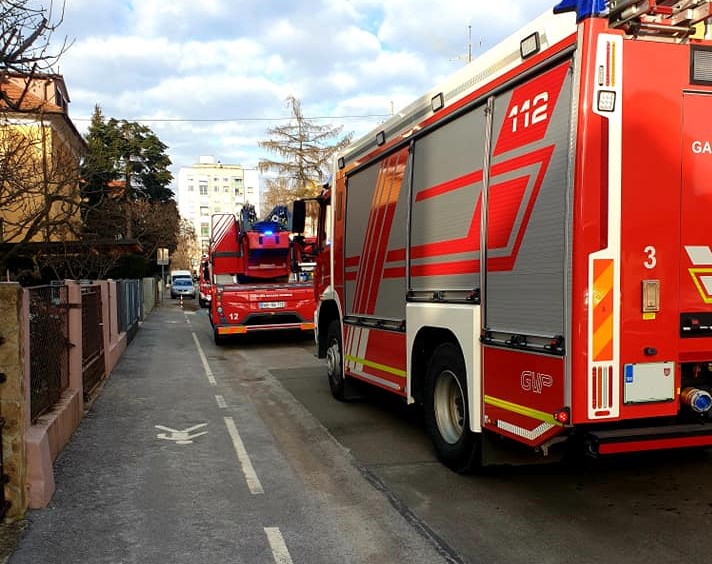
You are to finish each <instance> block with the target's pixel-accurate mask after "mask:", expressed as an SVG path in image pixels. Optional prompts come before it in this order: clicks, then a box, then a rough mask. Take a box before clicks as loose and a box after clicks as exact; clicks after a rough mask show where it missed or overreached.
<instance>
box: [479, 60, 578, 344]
mask: <svg viewBox="0 0 712 564" xmlns="http://www.w3.org/2000/svg"><path fill="white" fill-rule="evenodd" d="M571 88H572V84H571V73H567V75H566V78H565V81H564V85H563V87H562V90H561V93H560V95H559V98H558V101H557V104H556V106H555V108H554V109H553V112H552V115H551V121H550V123H549V126H548V128H547V133H546V136H545V137H544V139H542V140H540V141H537V142H535V143H530V144H528V145H526V146H524V147H523V148H519V149H516V150H513V151H510V152H507V153H504V154H501V155H498V156H497V157H495V158H494V159H493V163H492V166H493V168H494V167H496V165H497V164H498V163H501V162H503V161H507V160H509V159H511V158H513V157H516V156H518V155H522V154H528V153H531V152H532V151H534V150H538V149H544V148H546V147H549V146H552V145H553V146H554V150H553V153H552V156H551V161H550V163H549V166H548V169H547V170H546V174H545V176H544V178H543V182H542V185H541V188H540V190H539V194H538V197H537V200H536V202H535V203H534V206H533V209H532V212H531V216H530V218H529V221H528V225H527V227H526V232H525V234H524V238H523V240H522V244H521V247H520V248H519V251H518V253H517V255H516V260H515V261H514V264H513V267H512V269H511V270H503V271H493V270H491V269H490V264H491V262H492V261H491V259H492V258H493V256H495V251H492V252H490V251H489V250H488V255H489V256H488V265H487V267H488V270H487V274H486V276H487V297H486V303H485V304H484V319H483V323H484V325H485V327H487V328H488V329H492V330H495V331H505V332H512V333H522V334H534V335H564V334H565V333H566V319H565V303H566V301H567V296H566V294H567V284H566V278H567V276H568V272H569V262H570V261H569V258H568V256H567V249H568V246H567V235H568V230H567V227H566V226H567V222H568V221H569V218H568V217H567V198H568V193H567V190H568V189H569V183H568V182H567V179H568V178H570V175H569V174H568V172H569V171H568V167H569V164H570V160H569V144H570V142H571V139H570V129H571V103H572V100H571ZM510 97H511V93H506V94H504V95H502V96H499V97H498V98H497V100H496V102H495V115H494V124H495V132H494V136H495V138H498V137H499V135H500V133H501V131H498V130H497V128H501V127H502V124H504V123H505V121H506V120H505V119H504V118H505V115H504V114H505V112H506V111H507V109H508V104H509V99H510ZM539 166H540V165H533V166H531V167H527V168H523V169H518V170H517V171H515V172H516V173H517V174H520V175H521V174H522V173H532V177H531V178H530V182H529V185H528V186H527V190H530V189H531V188H532V183H533V179H534V177H535V176H536V172H537V170H538V168H539ZM532 169H533V170H532ZM502 178H503V177H496V178H493V184H496V183H497V182H500V181H501V180H502ZM520 212H521V210H520ZM521 220H522V218H521V217H517V219H516V223H515V225H516V227H519V226H521ZM516 227H515V230H516Z"/></svg>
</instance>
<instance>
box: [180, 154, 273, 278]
mask: <svg viewBox="0 0 712 564" xmlns="http://www.w3.org/2000/svg"><path fill="white" fill-rule="evenodd" d="M259 180H260V179H259V173H258V171H257V170H256V169H248V168H243V167H242V166H241V165H234V164H223V163H221V162H220V161H216V160H215V157H212V156H201V157H200V160H199V162H197V163H195V164H193V165H191V166H188V167H181V169H180V171H179V172H178V194H177V196H178V211H179V213H180V215H181V217H182V218H184V219H187V220H188V221H190V222H191V223H192V224H193V227H194V228H195V232H196V234H197V235H198V246H199V247H200V249H201V252H202V253H206V252H207V250H208V246H209V244H210V225H211V217H212V215H213V214H216V213H238V212H239V211H240V209H242V206H243V205H245V204H246V203H249V204H252V205H253V206H255V210H256V211H257V215H258V217H259V216H260V213H261V210H260V187H259ZM196 258H197V259H199V258H200V257H196ZM194 266H195V265H194Z"/></svg>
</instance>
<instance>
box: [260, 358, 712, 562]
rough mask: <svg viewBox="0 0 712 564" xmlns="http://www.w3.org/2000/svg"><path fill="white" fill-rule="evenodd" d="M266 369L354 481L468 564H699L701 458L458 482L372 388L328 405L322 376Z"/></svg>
mask: <svg viewBox="0 0 712 564" xmlns="http://www.w3.org/2000/svg"><path fill="white" fill-rule="evenodd" d="M272 373H273V374H274V375H275V377H277V379H278V380H279V381H280V382H281V384H282V385H283V386H284V387H285V388H286V389H287V390H289V391H290V392H291V393H292V395H293V396H294V397H295V398H296V399H297V400H298V401H299V402H300V403H302V404H303V405H304V406H305V407H306V408H307V409H308V410H309V411H310V412H311V413H312V414H313V415H314V416H315V418H316V419H318V420H319V421H320V422H321V423H322V424H323V425H324V426H325V427H326V428H327V429H328V430H329V432H330V433H331V434H332V435H333V436H334V437H335V438H336V439H337V440H338V441H339V442H340V443H341V444H342V445H343V446H344V447H345V448H347V449H349V451H350V452H351V454H352V455H353V456H354V458H355V461H356V464H357V465H358V466H359V467H360V468H361V471H362V473H363V474H364V475H370V476H372V478H371V480H372V482H373V483H374V484H376V485H377V487H378V488H379V489H381V490H383V491H384V492H387V495H389V496H390V497H391V498H392V499H393V500H396V505H397V506H399V507H401V508H402V511H403V512H404V513H405V514H408V515H410V516H411V517H410V518H411V519H413V520H416V521H417V522H422V523H423V524H425V526H426V527H427V529H428V530H429V531H430V532H431V533H432V535H433V536H434V537H436V538H438V539H440V540H441V542H442V543H443V544H444V545H445V546H446V547H447V550H448V551H449V553H450V554H452V555H456V557H457V559H459V560H460V561H462V562H468V563H489V564H519V563H521V564H531V563H551V564H554V563H557V564H558V563H561V564H570V563H572V562H575V563H576V564H588V563H591V564H594V563H595V564H598V563H600V562H616V563H626V564H678V563H679V564H682V563H687V564H692V563H703V562H704V563H707V562H709V560H710V553H709V551H708V550H707V549H706V548H705V547H704V542H705V541H704V539H705V538H706V531H708V530H709V529H710V527H711V526H712V451H710V450H707V451H696V452H694V451H693V452H689V451H688V452H684V451H670V452H665V453H654V454H643V455H640V454H636V455H625V456H616V457H614V458H607V459H602V460H595V461H594V460H584V461H580V462H578V463H577V464H576V465H571V464H568V465H567V464H563V463H561V464H545V465H535V466H532V465H529V466H518V467H502V468H496V469H493V470H490V471H488V472H486V473H485V474H483V475H471V476H461V475H458V474H455V473H453V472H451V471H449V470H447V469H446V468H444V467H443V466H442V465H440V464H439V463H438V462H436V461H435V458H434V456H433V453H432V450H431V447H430V444H429V442H428V440H427V438H426V436H425V432H424V430H423V428H422V419H421V416H420V413H419V412H418V411H417V410H416V409H410V408H406V407H405V406H404V405H402V404H401V403H400V402H399V401H397V400H394V399H393V398H390V397H389V396H384V395H383V394H381V393H377V392H373V393H371V394H368V396H367V398H366V399H365V400H362V401H359V402H355V403H347V404H344V403H340V402H337V401H335V400H333V399H331V396H330V393H329V387H328V383H327V381H326V377H325V375H324V371H323V369H320V370H314V369H312V368H302V369H298V370H288V371H286V370H276V371H272Z"/></svg>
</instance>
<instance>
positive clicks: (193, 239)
mask: <svg viewBox="0 0 712 564" xmlns="http://www.w3.org/2000/svg"><path fill="white" fill-rule="evenodd" d="M199 251H200V248H199V247H198V236H197V235H196V233H195V227H193V224H192V223H191V222H190V221H188V220H187V219H181V221H180V228H179V229H178V239H177V244H176V249H175V251H173V254H172V255H171V268H172V269H174V270H175V269H179V268H180V269H186V270H190V271H191V272H192V271H193V270H194V268H193V258H194V257H196V256H199Z"/></svg>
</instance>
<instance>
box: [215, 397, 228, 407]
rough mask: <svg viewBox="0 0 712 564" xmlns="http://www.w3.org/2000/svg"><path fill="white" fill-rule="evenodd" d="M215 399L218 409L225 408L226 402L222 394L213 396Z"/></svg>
mask: <svg viewBox="0 0 712 564" xmlns="http://www.w3.org/2000/svg"><path fill="white" fill-rule="evenodd" d="M215 401H216V402H218V407H219V408H220V409H226V408H227V402H226V401H225V398H224V397H222V396H215Z"/></svg>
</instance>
